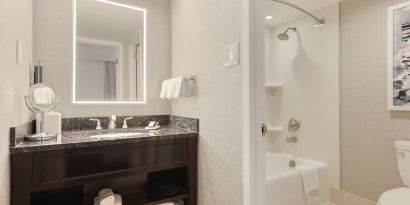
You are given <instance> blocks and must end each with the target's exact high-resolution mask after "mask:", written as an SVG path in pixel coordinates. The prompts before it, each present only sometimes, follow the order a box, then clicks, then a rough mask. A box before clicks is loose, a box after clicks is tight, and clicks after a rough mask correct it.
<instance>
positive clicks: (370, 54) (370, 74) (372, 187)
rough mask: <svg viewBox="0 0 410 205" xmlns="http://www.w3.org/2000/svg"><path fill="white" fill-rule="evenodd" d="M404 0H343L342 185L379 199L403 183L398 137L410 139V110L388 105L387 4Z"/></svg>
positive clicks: (355, 192)
mask: <svg viewBox="0 0 410 205" xmlns="http://www.w3.org/2000/svg"><path fill="white" fill-rule="evenodd" d="M401 2H405V0H345V1H342V2H341V3H340V15H341V22H340V28H341V31H340V34H341V186H342V189H343V190H345V191H348V192H351V193H353V194H356V195H360V196H363V197H366V198H369V199H372V200H377V198H378V197H379V195H380V194H381V193H383V192H384V191H386V190H388V189H390V188H394V187H399V186H403V184H402V182H401V179H400V176H399V172H398V169H397V165H396V163H397V162H396V156H395V149H394V145H393V143H394V141H396V140H410V135H409V133H410V126H409V125H410V112H389V111H388V110H387V100H386V99H387V96H386V95H387V88H386V84H387V82H386V75H387V71H386V70H387V68H386V66H387V48H386V45H387V42H386V30H387V8H388V7H390V6H392V5H395V4H397V3H401Z"/></svg>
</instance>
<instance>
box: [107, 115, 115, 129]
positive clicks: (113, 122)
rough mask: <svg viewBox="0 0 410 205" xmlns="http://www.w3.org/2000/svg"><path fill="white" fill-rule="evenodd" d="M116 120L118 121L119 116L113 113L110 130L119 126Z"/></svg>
mask: <svg viewBox="0 0 410 205" xmlns="http://www.w3.org/2000/svg"><path fill="white" fill-rule="evenodd" d="M116 121H117V117H116V116H115V115H111V117H110V124H109V126H108V129H110V130H113V129H115V128H116V127H117V126H116V124H115V122H116Z"/></svg>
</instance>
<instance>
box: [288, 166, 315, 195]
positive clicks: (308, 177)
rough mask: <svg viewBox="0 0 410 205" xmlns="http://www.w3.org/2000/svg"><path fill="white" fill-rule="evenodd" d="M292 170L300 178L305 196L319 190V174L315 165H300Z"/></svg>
mask: <svg viewBox="0 0 410 205" xmlns="http://www.w3.org/2000/svg"><path fill="white" fill-rule="evenodd" d="M294 169H295V170H296V171H298V172H299V173H300V175H301V177H302V182H303V190H304V191H305V194H306V195H308V194H309V193H310V192H312V191H315V190H318V189H319V188H320V185H319V174H318V170H317V167H316V166H315V165H311V164H301V165H298V166H296V167H295V168H294Z"/></svg>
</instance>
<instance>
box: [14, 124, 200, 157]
mask: <svg viewBox="0 0 410 205" xmlns="http://www.w3.org/2000/svg"><path fill="white" fill-rule="evenodd" d="M111 133H143V134H138V135H135V136H124V137H115V138H103V139H101V138H98V137H91V136H96V135H102V134H111ZM187 137H198V133H197V132H195V131H191V130H187V129H183V128H179V127H176V126H170V125H169V126H163V127H161V129H159V130H150V131H149V130H144V128H143V127H138V128H130V129H116V130H100V131H96V130H83V131H68V132H63V133H62V134H61V135H60V136H58V137H57V139H56V140H52V141H44V142H27V141H23V142H20V143H19V144H17V145H16V146H14V147H10V153H11V154H17V153H26V152H41V151H48V150H64V149H73V148H86V147H97V146H105V145H118V144H124V143H133V142H141V141H155V140H167V139H177V138H187Z"/></svg>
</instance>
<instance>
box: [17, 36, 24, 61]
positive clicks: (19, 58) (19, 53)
mask: <svg viewBox="0 0 410 205" xmlns="http://www.w3.org/2000/svg"><path fill="white" fill-rule="evenodd" d="M16 44H17V45H16V63H17V64H21V63H22V62H23V50H22V47H21V41H20V40H17V43H16Z"/></svg>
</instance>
